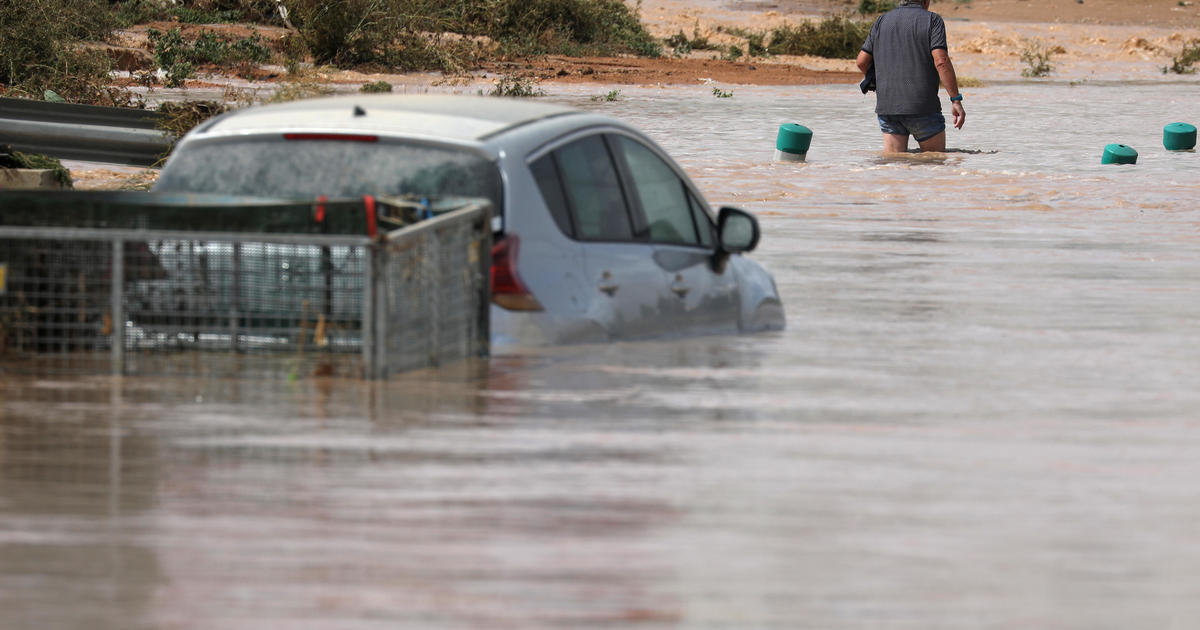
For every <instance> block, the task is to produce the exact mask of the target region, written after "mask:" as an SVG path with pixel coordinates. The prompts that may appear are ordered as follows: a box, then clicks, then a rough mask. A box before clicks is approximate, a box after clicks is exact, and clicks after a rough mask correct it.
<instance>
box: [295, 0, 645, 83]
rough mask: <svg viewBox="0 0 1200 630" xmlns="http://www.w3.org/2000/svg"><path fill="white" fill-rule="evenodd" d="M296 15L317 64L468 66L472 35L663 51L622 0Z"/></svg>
mask: <svg viewBox="0 0 1200 630" xmlns="http://www.w3.org/2000/svg"><path fill="white" fill-rule="evenodd" d="M289 7H290V8H291V10H292V21H293V22H294V23H295V24H296V27H297V28H298V29H299V31H300V37H301V39H302V41H303V43H304V44H305V46H306V48H307V49H308V50H309V52H310V53H311V54H312V56H313V59H314V60H315V61H316V62H317V63H329V64H334V65H337V66H342V67H346V66H358V65H382V66H386V67H388V68H394V69H399V70H442V71H460V70H462V69H465V68H466V67H469V66H470V65H473V64H474V63H476V61H477V60H478V58H479V57H480V56H482V54H483V52H484V51H483V49H482V47H481V46H482V45H481V44H479V43H477V42H476V41H475V40H473V39H472V38H490V39H492V40H493V41H494V42H495V43H496V44H497V45H498V47H499V49H500V51H501V52H503V53H506V54H513V55H530V54H547V53H549V54H566V55H586V54H595V55H606V54H617V53H635V54H640V55H647V56H659V55H661V54H662V46H661V45H660V44H659V43H658V42H657V41H655V40H654V38H653V37H651V36H650V34H649V33H648V32H647V31H646V30H645V28H644V27H643V26H642V24H641V22H640V21H639V20H638V18H637V15H636V14H635V13H634V12H633V11H632V10H630V9H629V7H627V6H626V5H625V3H624V2H622V1H621V0H449V1H438V0H295V1H294V2H293V3H291V4H290V5H289Z"/></svg>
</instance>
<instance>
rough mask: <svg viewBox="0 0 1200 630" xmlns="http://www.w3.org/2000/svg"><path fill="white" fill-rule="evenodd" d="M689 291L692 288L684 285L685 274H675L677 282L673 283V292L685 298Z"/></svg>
mask: <svg viewBox="0 0 1200 630" xmlns="http://www.w3.org/2000/svg"><path fill="white" fill-rule="evenodd" d="M688 291H691V288H690V287H685V286H684V285H683V276H675V284H672V285H671V293H674V294H675V295H678V296H679V297H680V298H685V297H687V294H688Z"/></svg>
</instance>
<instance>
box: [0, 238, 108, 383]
mask: <svg viewBox="0 0 1200 630" xmlns="http://www.w3.org/2000/svg"><path fill="white" fill-rule="evenodd" d="M112 254H113V247H112V244H111V242H109V241H105V240H81V241H75V242H70V243H63V242H61V241H58V240H53V239H45V238H27V239H11V238H0V265H3V267H4V273H3V277H2V278H0V357H4V358H6V359H13V358H19V359H21V360H24V361H33V362H35V363H36V364H37V365H39V366H41V367H42V368H43V369H46V370H51V371H61V370H64V369H79V370H83V371H92V372H95V371H107V370H108V368H109V356H108V354H107V349H108V348H109V343H110V335H111V333H112V329H113V325H114V324H113V320H112V318H111V316H110V315H109V298H110V292H109V286H110V285H111V281H110V277H111V274H112V262H113V255H112Z"/></svg>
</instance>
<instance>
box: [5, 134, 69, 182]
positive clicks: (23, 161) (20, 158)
mask: <svg viewBox="0 0 1200 630" xmlns="http://www.w3.org/2000/svg"><path fill="white" fill-rule="evenodd" d="M0 168H32V169H40V170H50V171H54V179H56V180H58V182H59V183H60V184H62V185H63V186H65V187H67V188H70V187H71V186H72V185H73V182H72V181H71V171H69V170H67V168H66V167H65V166H63V165H62V162H59V161H58V159H56V158H52V157H50V156H48V155H42V154H40V153H22V152H20V151H13V149H12V147H10V146H7V145H0Z"/></svg>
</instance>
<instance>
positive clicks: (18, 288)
mask: <svg viewBox="0 0 1200 630" xmlns="http://www.w3.org/2000/svg"><path fill="white" fill-rule="evenodd" d="M125 196H127V195H125ZM17 197H18V196H17V195H13V194H7V193H6V194H2V195H0V208H2V209H3V212H0V216H3V220H0V371H9V372H11V371H18V372H23V371H25V370H40V371H54V372H69V373H95V372H106V371H112V372H116V373H122V374H139V373H141V374H147V373H154V374H183V375H187V374H200V375H209V376H232V375H246V374H250V373H253V374H262V373H266V374H283V375H289V376H309V375H352V376H358V375H362V376H367V377H383V376H386V375H387V374H390V373H394V372H397V371H401V370H405V369H413V368H418V367H424V366H428V365H437V364H438V363H440V362H444V361H449V360H454V359H458V358H463V357H467V356H477V355H480V354H485V353H486V352H487V335H488V330H487V307H488V306H487V305H488V299H489V296H488V291H489V287H488V286H487V266H486V265H488V264H490V261H489V260H487V258H488V256H487V254H488V253H490V242H491V232H490V222H489V220H488V219H489V216H490V209H489V206H488V205H487V203H486V202H480V201H478V200H471V201H462V202H460V203H458V204H457V205H456V207H457V208H458V209H457V210H449V209H448V208H447V207H443V208H441V210H443V211H445V212H444V213H443V214H442V215H441V216H438V217H437V218H434V219H430V220H425V221H420V222H417V223H415V224H413V225H410V226H407V227H403V228H400V229H397V230H391V231H388V232H386V233H382V234H380V233H378V232H376V230H378V229H380V228H384V229H386V228H387V227H388V226H390V225H396V224H403V223H406V222H408V221H409V220H413V219H415V217H416V215H415V214H414V212H413V208H411V207H410V206H411V204H408V203H407V202H404V201H401V200H395V201H392V202H390V203H389V202H375V201H374V200H357V201H350V202H343V201H338V202H323V203H321V204H319V208H318V210H319V211H320V212H321V213H323V214H324V216H314V204H311V203H295V202H270V203H267V204H265V205H264V204H263V203H261V200H242V201H243V203H242V204H241V205H238V204H237V203H235V202H234V201H233V200H227V201H228V203H226V204H224V205H221V206H220V207H221V208H222V210H221V212H222V213H225V215H226V216H235V215H238V213H239V212H240V213H241V214H243V215H247V217H255V216H257V217H258V219H253V218H245V217H244V218H243V219H241V220H240V221H239V222H235V223H234V224H233V225H232V226H230V225H223V226H222V227H223V228H225V229H223V230H221V231H200V230H193V229H179V228H169V229H168V228H167V227H165V226H170V225H171V224H172V221H173V219H171V218H170V217H172V216H178V215H179V214H180V212H181V208H182V207H183V206H181V205H180V204H181V203H183V201H184V200H182V199H181V198H179V197H178V196H170V197H169V198H167V196H164V198H162V199H159V201H160V202H161V203H159V204H157V205H156V203H155V198H158V197H160V196H159V195H145V194H143V195H142V196H140V197H139V196H134V198H135V199H136V201H135V202H130V203H129V204H128V205H122V203H123V202H122V201H120V198H121V197H123V196H122V195H116V196H110V197H109V198H106V199H101V200H100V201H101V202H102V203H100V202H97V198H96V196H95V195H82V196H81V199H80V203H79V204H76V205H72V199H73V196H71V195H53V196H52V197H54V198H55V199H56V201H57V203H58V205H54V206H44V207H45V210H44V211H43V212H40V213H39V212H34V211H33V208H34V205H20V204H23V203H30V204H33V203H34V202H28V201H27V200H29V199H36V197H29V196H28V195H20V196H19V197H20V199H19V200H18V201H17V202H16V203H13V204H10V203H9V202H10V201H13V200H14V199H16V198H17ZM36 203H37V204H45V203H47V202H46V201H45V200H41V201H37V202H36ZM185 205H186V204H185ZM191 207H192V209H199V210H200V211H209V210H211V209H212V208H213V207H214V206H212V205H211V204H208V205H205V204H200V205H197V206H191ZM285 207H286V208H287V210H286V211H285V210H284V209H283V208H285ZM11 208H25V209H24V210H19V211H16V212H10V211H9V210H10V209H11ZM331 208H333V209H337V211H338V212H339V213H341V214H342V215H343V219H345V220H344V221H343V222H342V223H341V224H340V225H341V227H338V225H337V224H336V222H335V223H334V225H329V222H330V217H331V216H333V210H331ZM159 210H162V213H161V214H160V213H159V212H158V211H159ZM85 211H86V212H85ZM89 212H90V213H91V214H90V215H88V216H85V215H87V213H89ZM48 213H57V214H58V215H59V216H57V217H48V216H46V215H47V214H48ZM62 215H71V216H73V219H72V220H73V221H77V223H75V224H74V226H72V227H60V226H58V225H57V224H58V223H60V222H62V218H61V216H62ZM265 216H269V217H270V221H269V222H272V224H273V225H275V226H279V225H284V224H289V225H296V226H301V227H297V228H296V230H297V232H295V233H285V232H266V231H262V230H260V228H262V226H263V225H264V224H265V223H266V222H268V221H266V220H265V219H263V217H265ZM114 217H116V218H115V219H114ZM164 217H166V218H164ZM352 217H356V218H355V219H354V220H353V221H351V220H350V218H352ZM318 218H319V219H322V221H317V220H316V219H318ZM212 221H213V219H212V218H211V217H209V218H208V219H204V220H200V219H196V220H194V221H193V220H188V221H182V220H181V222H182V223H186V224H187V225H189V226H192V225H203V226H208V227H212V226H213V225H214V224H213V223H212ZM322 222H324V223H325V227H320V226H321V224H322ZM15 223H31V224H34V225H14V224H15ZM89 223H92V224H99V225H89ZM135 223H136V224H140V225H141V226H142V227H137V228H133V227H132V225H133V224H135ZM81 224H82V227H81ZM309 224H316V225H317V226H318V229H324V230H330V231H335V232H336V231H340V232H342V233H341V234H336V233H330V234H320V233H314V232H313V228H312V227H311V225H309ZM147 225H149V226H154V227H144V226H147ZM231 227H232V228H236V229H230V228H231ZM272 229H274V228H272ZM241 230H246V231H241ZM460 335H469V336H472V338H469V339H467V338H460V337H459V336H460Z"/></svg>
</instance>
